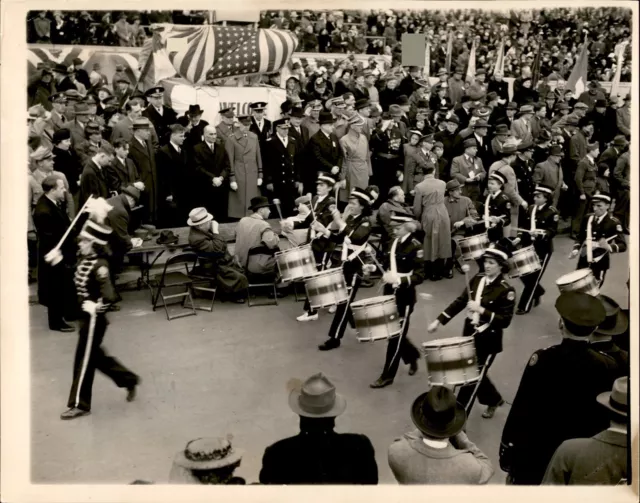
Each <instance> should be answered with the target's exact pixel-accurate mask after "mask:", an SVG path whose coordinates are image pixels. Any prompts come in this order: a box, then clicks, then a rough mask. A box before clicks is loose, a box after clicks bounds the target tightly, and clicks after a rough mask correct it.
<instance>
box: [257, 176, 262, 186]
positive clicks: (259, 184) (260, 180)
mask: <svg viewBox="0 0 640 503" xmlns="http://www.w3.org/2000/svg"><path fill="white" fill-rule="evenodd" d="M258 187H262V178H258Z"/></svg>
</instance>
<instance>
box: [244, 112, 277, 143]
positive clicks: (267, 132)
mask: <svg viewBox="0 0 640 503" xmlns="http://www.w3.org/2000/svg"><path fill="white" fill-rule="evenodd" d="M249 131H251V132H252V133H253V134H255V135H256V136H257V137H258V139H259V140H260V148H262V146H263V145H264V142H265V141H267V140H268V139H269V138H270V137H271V135H272V134H275V132H274V131H273V128H272V127H271V121H270V120H267V119H262V131H261V130H260V129H259V128H258V123H257V122H256V119H255V117H251V125H250V126H249Z"/></svg>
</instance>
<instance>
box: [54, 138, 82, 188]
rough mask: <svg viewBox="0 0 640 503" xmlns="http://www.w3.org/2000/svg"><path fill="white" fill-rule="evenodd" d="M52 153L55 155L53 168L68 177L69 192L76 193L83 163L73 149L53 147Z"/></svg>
mask: <svg viewBox="0 0 640 503" xmlns="http://www.w3.org/2000/svg"><path fill="white" fill-rule="evenodd" d="M52 153H53V155H55V158H54V160H53V169H54V170H55V171H59V172H60V173H62V174H64V176H66V177H67V182H69V192H71V193H72V194H74V195H75V194H76V193H77V192H78V189H79V185H78V180H79V179H80V174H81V173H82V163H81V162H80V160H79V159H78V156H77V155H76V153H75V152H74V151H73V150H71V149H69V150H62V149H60V148H58V147H53V150H52Z"/></svg>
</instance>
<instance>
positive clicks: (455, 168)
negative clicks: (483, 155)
mask: <svg viewBox="0 0 640 503" xmlns="http://www.w3.org/2000/svg"><path fill="white" fill-rule="evenodd" d="M462 145H463V149H464V153H463V154H462V155H460V156H458V157H454V158H453V160H452V162H451V179H455V180H458V182H460V185H462V186H463V189H462V193H463V194H464V195H465V196H466V197H468V198H469V199H471V200H472V201H473V203H474V204H476V205H479V204H480V198H481V188H480V187H481V185H482V182H483V181H484V179H485V177H486V174H487V172H486V170H485V167H484V165H483V163H482V159H480V158H479V157H477V153H478V142H477V140H476V139H475V138H473V137H472V138H467V139H466V140H464V142H463V143H462Z"/></svg>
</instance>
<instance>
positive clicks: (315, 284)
mask: <svg viewBox="0 0 640 503" xmlns="http://www.w3.org/2000/svg"><path fill="white" fill-rule="evenodd" d="M304 287H305V289H306V291H307V298H308V299H309V305H310V306H311V309H320V308H323V307H330V306H334V305H336V304H340V303H342V302H346V301H347V300H349V292H348V291H347V282H346V281H345V279H344V274H343V273H342V268H341V267H337V268H335V269H328V270H326V271H320V272H316V273H314V274H312V275H310V276H307V277H306V278H305V279H304Z"/></svg>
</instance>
